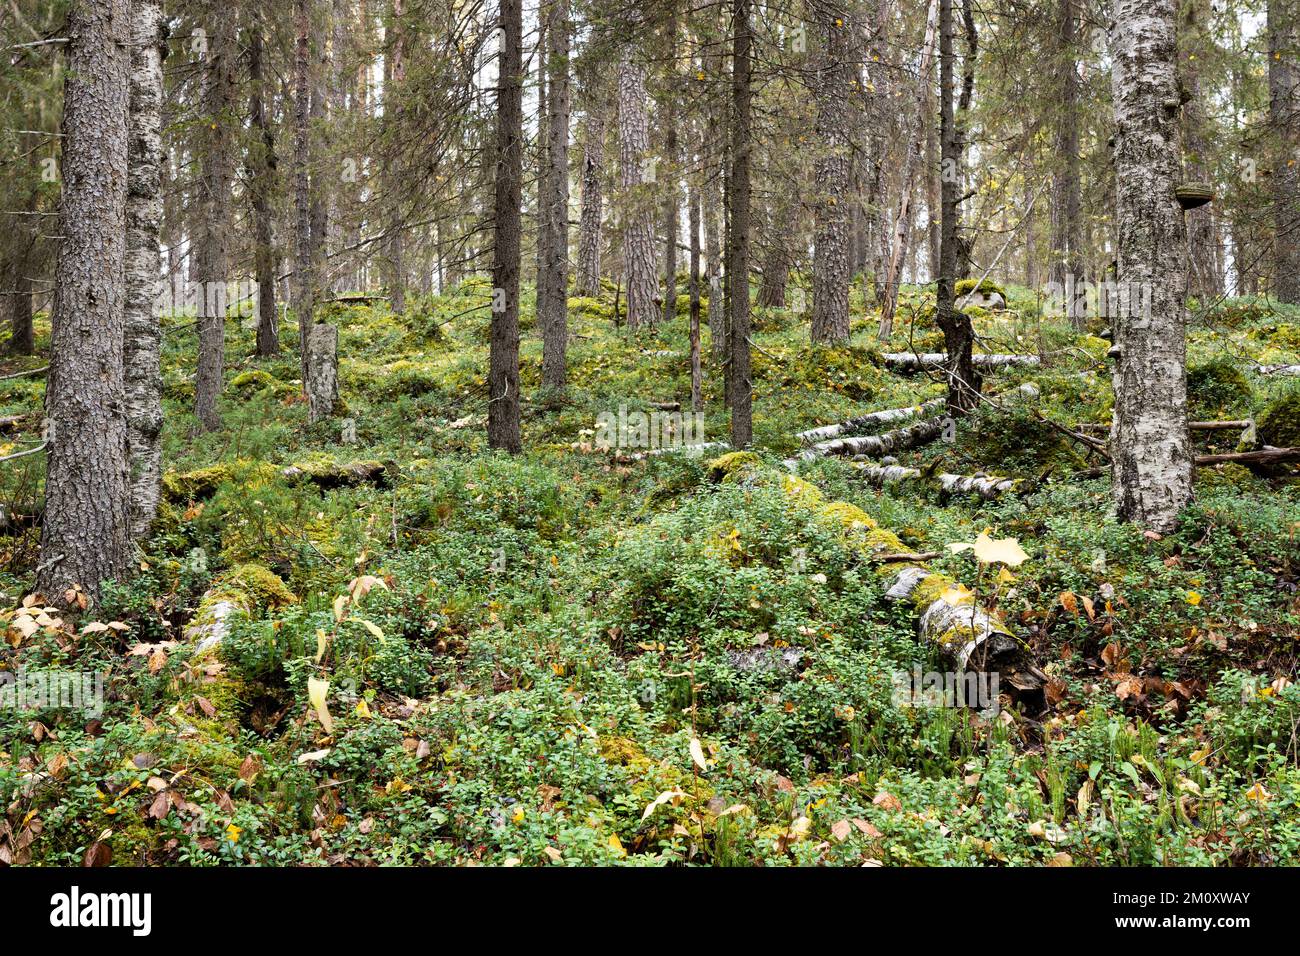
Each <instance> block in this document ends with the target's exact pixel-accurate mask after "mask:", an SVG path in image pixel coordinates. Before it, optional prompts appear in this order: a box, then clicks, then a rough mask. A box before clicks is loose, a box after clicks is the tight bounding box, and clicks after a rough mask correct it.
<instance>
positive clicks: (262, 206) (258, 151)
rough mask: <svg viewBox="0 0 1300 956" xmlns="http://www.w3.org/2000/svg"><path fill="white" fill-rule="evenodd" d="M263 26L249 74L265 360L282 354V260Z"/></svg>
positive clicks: (260, 340) (255, 29)
mask: <svg viewBox="0 0 1300 956" xmlns="http://www.w3.org/2000/svg"><path fill="white" fill-rule="evenodd" d="M262 28H263V22H262V21H260V20H259V21H257V22H255V23H254V24H253V26H252V29H251V30H250V34H251V35H250V37H249V48H248V72H249V80H250V82H251V83H252V87H253V93H252V97H251V99H250V103H249V113H250V117H249V121H250V123H251V124H252V127H253V131H254V133H255V134H256V137H257V138H256V140H255V141H254V142H253V144H252V147H251V149H250V152H251V153H252V156H251V160H252V166H253V169H254V174H253V177H252V182H251V183H250V198H251V200H252V212H253V267H254V270H255V272H256V278H257V354H258V355H259V356H261V357H263V358H266V357H268V356H271V355H277V354H279V351H280V328H279V324H278V323H277V322H276V316H275V274H276V265H277V260H278V257H277V256H276V251H275V239H274V233H273V226H272V223H273V222H274V218H273V213H272V209H271V196H272V194H273V192H274V190H275V178H276V168H277V161H276V156H275V135H274V134H273V133H272V132H271V125H270V123H268V122H267V118H266V73H265V67H264V66H263V55H262V54H263V42H262Z"/></svg>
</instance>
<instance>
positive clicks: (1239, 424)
mask: <svg viewBox="0 0 1300 956" xmlns="http://www.w3.org/2000/svg"><path fill="white" fill-rule="evenodd" d="M1250 425H1251V421H1250V419H1249V418H1243V419H1233V420H1229V421H1211V422H1188V423H1187V427H1188V428H1189V429H1191V430H1192V431H1194V432H1214V431H1241V430H1242V429H1245V428H1249V427H1250ZM1074 429H1075V431H1080V432H1102V433H1104V434H1109V433H1110V423H1109V422H1083V423H1081V424H1079V425H1075V426H1074Z"/></svg>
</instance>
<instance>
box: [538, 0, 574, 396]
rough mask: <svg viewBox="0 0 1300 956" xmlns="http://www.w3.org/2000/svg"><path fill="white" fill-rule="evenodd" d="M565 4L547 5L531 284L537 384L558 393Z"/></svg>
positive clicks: (563, 299) (564, 317)
mask: <svg viewBox="0 0 1300 956" xmlns="http://www.w3.org/2000/svg"><path fill="white" fill-rule="evenodd" d="M570 31H571V24H570V22H569V10H568V0H551V10H550V22H549V23H548V24H547V31H546V35H547V53H546V70H547V85H548V86H549V87H550V89H549V91H548V100H549V107H548V109H549V113H548V115H547V119H546V136H547V145H546V166H545V170H544V171H545V174H546V175H545V177H544V178H543V180H542V183H541V193H542V195H541V197H540V200H539V203H538V206H539V210H540V212H541V225H542V230H543V231H544V233H545V237H546V242H545V243H544V244H543V248H544V249H545V252H546V255H545V257H544V259H543V261H542V262H541V267H542V268H541V275H540V276H539V277H538V280H539V281H538V284H537V323H538V325H540V326H541V327H542V384H543V385H545V386H547V387H549V388H552V389H555V390H556V391H557V392H563V391H564V386H565V380H566V378H567V376H568V371H567V363H566V350H567V348H568V344H569V321H568V296H569V44H570V40H569V37H570Z"/></svg>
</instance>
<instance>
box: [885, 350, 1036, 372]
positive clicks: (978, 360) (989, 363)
mask: <svg viewBox="0 0 1300 956" xmlns="http://www.w3.org/2000/svg"><path fill="white" fill-rule="evenodd" d="M881 358H882V359H883V360H884V362H885V365H886V366H888V367H889V368H891V369H893V370H894V371H896V372H916V371H919V370H920V369H922V368H943V367H945V366H946V365H947V364H948V356H947V355H945V354H943V353H942V352H886V353H885V354H884V355H882V356H881ZM971 361H972V362H973V363H974V365H975V367H976V368H980V369H997V368H1009V367H1011V366H1013V365H1038V364H1039V363H1040V361H1041V360H1040V359H1039V357H1038V356H1037V355H984V354H977V355H972V356H971Z"/></svg>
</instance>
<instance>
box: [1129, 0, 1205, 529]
mask: <svg viewBox="0 0 1300 956" xmlns="http://www.w3.org/2000/svg"><path fill="white" fill-rule="evenodd" d="M1174 16H1175V8H1174V0H1116V2H1115V7H1114V20H1113V21H1112V23H1111V26H1110V54H1111V60H1112V63H1113V66H1112V74H1111V87H1112V95H1113V97H1114V103H1115V107H1114V108H1115V182H1116V196H1117V208H1116V216H1117V227H1118V229H1117V231H1118V240H1119V257H1118V266H1119V283H1120V284H1121V288H1122V289H1123V290H1125V291H1127V293H1128V295H1127V296H1125V297H1121V301H1123V299H1125V298H1126V299H1127V300H1128V306H1127V308H1124V309H1123V310H1122V314H1120V315H1118V316H1114V317H1113V318H1114V330H1115V348H1114V350H1113V351H1114V353H1115V364H1114V370H1113V374H1112V379H1113V384H1114V388H1115V409H1114V413H1113V419H1112V425H1111V440H1110V454H1111V458H1112V462H1113V474H1112V489H1113V498H1114V503H1115V508H1116V511H1117V513H1118V514H1119V516H1120V517H1121V518H1123V519H1126V520H1130V521H1133V522H1136V523H1138V524H1141V525H1144V526H1146V527H1147V528H1149V529H1151V530H1153V531H1156V532H1160V533H1164V532H1168V531H1172V530H1173V529H1174V527H1175V525H1176V522H1177V518H1178V512H1179V511H1180V510H1181V509H1182V508H1183V506H1184V505H1186V504H1187V503H1188V501H1189V500H1190V499H1191V495H1192V456H1191V446H1190V443H1189V439H1188V431H1187V375H1186V362H1187V342H1186V324H1187V316H1186V307H1185V304H1184V295H1185V294H1186V288H1187V234H1186V227H1185V224H1184V221H1183V212H1182V208H1181V207H1180V206H1179V204H1178V200H1177V199H1176V198H1175V195H1174V189H1175V186H1176V176H1177V174H1178V170H1179V168H1180V157H1179V155H1178V150H1177V144H1178V123H1179V111H1180V106H1181V103H1180V99H1179V89H1178V78H1177V55H1178V51H1177V47H1176V44H1175V35H1174V34H1175V31H1174Z"/></svg>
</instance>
